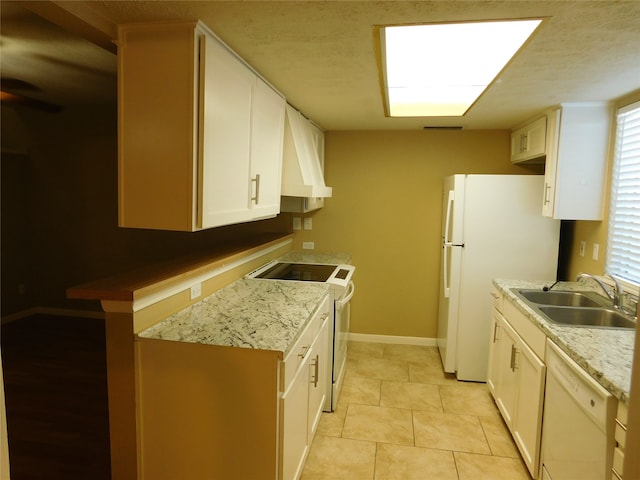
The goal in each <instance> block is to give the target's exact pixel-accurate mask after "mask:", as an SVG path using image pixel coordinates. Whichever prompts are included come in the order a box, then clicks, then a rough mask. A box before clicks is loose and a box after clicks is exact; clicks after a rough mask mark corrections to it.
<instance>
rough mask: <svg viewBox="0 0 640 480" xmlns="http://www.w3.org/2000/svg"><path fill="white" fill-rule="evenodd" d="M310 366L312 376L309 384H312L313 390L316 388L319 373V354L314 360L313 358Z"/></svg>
mask: <svg viewBox="0 0 640 480" xmlns="http://www.w3.org/2000/svg"><path fill="white" fill-rule="evenodd" d="M311 364H312V365H313V369H314V371H313V374H312V375H311V383H312V384H313V386H314V388H315V387H317V386H318V377H319V371H320V354H317V355H316V358H314V359H313V360H312V361H311Z"/></svg>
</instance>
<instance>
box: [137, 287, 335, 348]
mask: <svg viewBox="0 0 640 480" xmlns="http://www.w3.org/2000/svg"><path fill="white" fill-rule="evenodd" d="M328 292H329V287H328V286H327V285H325V284H321V283H312V282H287V281H277V280H274V281H269V282H265V281H261V280H252V279H240V280H238V281H236V282H234V283H232V284H230V285H228V286H226V287H225V288H223V289H221V290H218V291H217V292H215V293H214V294H212V295H210V296H208V297H206V298H204V299H203V300H202V301H200V302H198V303H195V304H193V305H191V306H190V307H188V308H185V309H184V310H181V311H180V312H178V313H176V314H174V315H172V316H170V317H168V318H166V319H165V320H162V321H161V322H159V323H157V324H155V325H154V326H152V327H150V328H148V329H147V330H144V331H142V332H140V333H139V334H138V335H139V336H140V337H142V338H151V339H161V340H172V341H177V342H187V343H202V344H207V345H222V346H232V347H242V348H255V349H262V350H275V351H280V352H283V353H284V355H286V354H287V353H288V350H289V348H291V347H292V346H293V344H294V342H295V341H296V340H297V338H298V336H299V335H300V334H301V333H302V329H303V327H304V326H305V325H306V323H307V322H308V321H309V320H310V319H311V317H312V314H313V313H314V312H315V310H316V308H317V307H318V305H319V303H320V301H321V300H322V299H323V298H324V296H325V295H326V294H327V293H328Z"/></svg>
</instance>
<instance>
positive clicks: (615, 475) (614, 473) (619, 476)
mask: <svg viewBox="0 0 640 480" xmlns="http://www.w3.org/2000/svg"><path fill="white" fill-rule="evenodd" d="M611 473H613V476H614V477H616V478H617V479H618V480H622V475H620V474H619V473H618V472H617V471H616V469H615V468H613V467H611Z"/></svg>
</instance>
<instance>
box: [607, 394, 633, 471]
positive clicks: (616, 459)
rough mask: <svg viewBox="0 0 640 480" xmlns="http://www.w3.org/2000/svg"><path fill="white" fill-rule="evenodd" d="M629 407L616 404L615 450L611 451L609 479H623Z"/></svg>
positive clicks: (620, 403) (619, 403)
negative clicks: (611, 463)
mask: <svg viewBox="0 0 640 480" xmlns="http://www.w3.org/2000/svg"><path fill="white" fill-rule="evenodd" d="M628 415H629V407H628V406H627V405H626V404H624V403H622V402H618V412H617V413H616V426H615V440H616V444H615V448H614V450H613V465H612V466H611V479H612V480H622V479H623V478H625V477H624V452H625V448H626V443H627V419H628Z"/></svg>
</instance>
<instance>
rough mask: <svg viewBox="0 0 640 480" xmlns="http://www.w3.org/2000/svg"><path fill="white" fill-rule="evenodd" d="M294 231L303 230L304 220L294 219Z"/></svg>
mask: <svg viewBox="0 0 640 480" xmlns="http://www.w3.org/2000/svg"><path fill="white" fill-rule="evenodd" d="M293 229H294V230H302V219H301V218H300V217H293Z"/></svg>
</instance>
